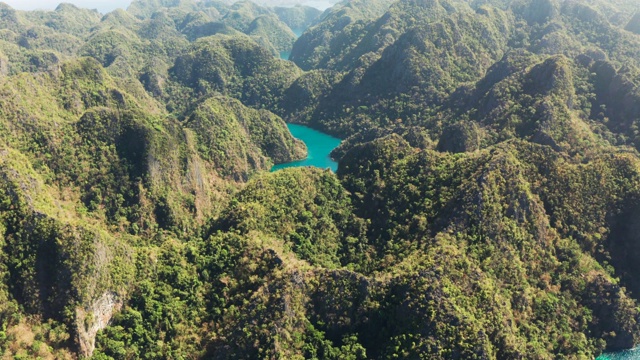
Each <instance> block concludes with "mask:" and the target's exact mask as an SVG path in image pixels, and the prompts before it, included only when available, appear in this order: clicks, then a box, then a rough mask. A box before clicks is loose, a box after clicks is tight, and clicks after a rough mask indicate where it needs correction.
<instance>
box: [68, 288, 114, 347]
mask: <svg viewBox="0 0 640 360" xmlns="http://www.w3.org/2000/svg"><path fill="white" fill-rule="evenodd" d="M122 304H123V300H122V298H121V297H120V296H118V295H117V294H116V293H113V292H106V293H104V294H103V295H102V296H101V297H100V298H98V299H97V300H96V301H95V302H93V303H92V304H90V305H89V306H88V307H79V308H77V309H76V331H77V333H78V335H77V336H78V338H77V342H78V345H79V347H80V355H81V356H84V357H91V355H93V351H94V350H95V347H96V334H97V333H98V331H100V330H102V329H104V328H106V327H107V326H109V322H110V321H111V318H112V317H113V315H114V314H115V313H117V312H118V311H120V309H121V308H122Z"/></svg>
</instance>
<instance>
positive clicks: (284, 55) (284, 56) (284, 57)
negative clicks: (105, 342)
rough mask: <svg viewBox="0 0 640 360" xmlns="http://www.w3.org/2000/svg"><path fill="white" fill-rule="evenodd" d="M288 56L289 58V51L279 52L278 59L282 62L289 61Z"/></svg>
mask: <svg viewBox="0 0 640 360" xmlns="http://www.w3.org/2000/svg"><path fill="white" fill-rule="evenodd" d="M289 56H291V51H281V52H280V59H282V60H289Z"/></svg>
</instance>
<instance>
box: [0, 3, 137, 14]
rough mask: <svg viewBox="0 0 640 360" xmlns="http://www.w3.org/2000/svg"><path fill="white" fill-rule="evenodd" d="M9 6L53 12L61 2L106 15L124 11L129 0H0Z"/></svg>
mask: <svg viewBox="0 0 640 360" xmlns="http://www.w3.org/2000/svg"><path fill="white" fill-rule="evenodd" d="M0 1H1V2H4V3H7V4H9V6H11V7H12V8H14V9H19V10H34V9H48V10H53V9H55V8H56V6H58V4H59V3H61V2H66V3H72V4H75V5H76V6H78V7H82V8H87V9H98V11H100V12H101V13H103V14H104V13H107V12H109V11H112V10H114V9H117V8H123V9H126V8H127V7H128V6H129V4H130V3H131V0H0Z"/></svg>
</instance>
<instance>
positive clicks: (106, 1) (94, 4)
mask: <svg viewBox="0 0 640 360" xmlns="http://www.w3.org/2000/svg"><path fill="white" fill-rule="evenodd" d="M338 1H339V0H254V2H256V3H258V4H262V5H270V6H277V5H279V6H293V5H294V4H305V5H309V6H313V7H316V8H318V9H320V10H324V9H326V8H328V7H330V6H331V5H333V4H335V3H337V2H338ZM0 2H5V3H7V4H9V6H11V7H12V8H14V9H19V10H35V9H47V10H53V9H55V8H56V7H57V6H58V4H59V3H61V2H66V3H72V4H75V5H76V6H78V7H81V8H86V9H98V11H100V12H101V13H103V14H106V13H108V12H109V11H113V10H114V9H117V8H122V9H125V10H126V9H127V7H128V6H129V4H131V0H0Z"/></svg>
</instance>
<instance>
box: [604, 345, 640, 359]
mask: <svg viewBox="0 0 640 360" xmlns="http://www.w3.org/2000/svg"><path fill="white" fill-rule="evenodd" d="M636 359H640V347H638V348H635V349H631V350H625V351H620V352H617V353H609V354H603V355H600V356H598V358H597V359H596V360H636Z"/></svg>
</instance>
